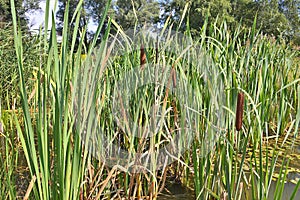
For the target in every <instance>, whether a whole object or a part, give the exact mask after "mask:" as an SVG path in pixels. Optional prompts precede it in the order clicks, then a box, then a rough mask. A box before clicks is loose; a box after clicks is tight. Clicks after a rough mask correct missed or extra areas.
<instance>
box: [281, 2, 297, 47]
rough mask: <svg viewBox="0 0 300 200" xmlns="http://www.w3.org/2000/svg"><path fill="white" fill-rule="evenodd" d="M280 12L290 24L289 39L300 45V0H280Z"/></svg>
mask: <svg viewBox="0 0 300 200" xmlns="http://www.w3.org/2000/svg"><path fill="white" fill-rule="evenodd" d="M279 10H280V12H281V13H283V14H284V15H285V17H286V18H287V20H288V23H289V28H290V30H289V32H288V36H289V39H290V40H292V41H293V42H294V43H296V44H298V45H299V44H300V17H299V11H300V0H279Z"/></svg>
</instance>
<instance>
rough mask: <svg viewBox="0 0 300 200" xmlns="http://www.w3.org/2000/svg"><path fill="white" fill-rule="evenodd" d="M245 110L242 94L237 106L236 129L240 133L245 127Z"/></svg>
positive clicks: (239, 95) (239, 96)
mask: <svg viewBox="0 0 300 200" xmlns="http://www.w3.org/2000/svg"><path fill="white" fill-rule="evenodd" d="M243 109H244V94H243V93H242V92H240V93H239V94H238V99H237V105H236V116H235V117H236V118H235V119H236V121H235V128H236V130H237V131H240V130H241V128H242V125H243Z"/></svg>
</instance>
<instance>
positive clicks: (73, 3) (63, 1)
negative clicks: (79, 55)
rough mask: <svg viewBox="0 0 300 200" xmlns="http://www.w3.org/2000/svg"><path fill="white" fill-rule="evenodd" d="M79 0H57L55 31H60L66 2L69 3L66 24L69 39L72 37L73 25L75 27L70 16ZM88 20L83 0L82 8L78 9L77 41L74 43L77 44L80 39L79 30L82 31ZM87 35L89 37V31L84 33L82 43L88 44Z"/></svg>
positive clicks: (88, 16)
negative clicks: (58, 0)
mask: <svg viewBox="0 0 300 200" xmlns="http://www.w3.org/2000/svg"><path fill="white" fill-rule="evenodd" d="M79 1H80V0H73V1H69V0H61V1H60V2H59V5H58V11H57V13H56V18H57V20H58V22H57V31H58V32H62V29H63V26H64V15H65V11H66V8H67V4H68V3H69V15H68V24H69V26H68V27H69V34H68V36H69V40H71V39H72V35H73V32H74V27H75V21H72V17H73V14H74V13H75V10H76V7H77V5H78V4H79ZM89 20H90V15H89V13H88V12H87V10H86V3H85V1H84V3H83V5H82V9H81V11H80V20H79V27H78V33H77V43H76V45H78V43H79V40H80V32H81V33H82V32H83V29H84V28H87V25H88V23H89ZM88 37H89V32H87V33H86V35H85V36H84V38H83V40H84V44H85V45H88Z"/></svg>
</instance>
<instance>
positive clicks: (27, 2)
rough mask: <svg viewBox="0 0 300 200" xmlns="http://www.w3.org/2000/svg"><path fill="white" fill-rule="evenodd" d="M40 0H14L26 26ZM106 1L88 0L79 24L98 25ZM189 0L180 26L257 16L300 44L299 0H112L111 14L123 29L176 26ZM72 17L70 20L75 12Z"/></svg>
mask: <svg viewBox="0 0 300 200" xmlns="http://www.w3.org/2000/svg"><path fill="white" fill-rule="evenodd" d="M40 1H42V0H15V2H16V7H17V9H18V10H17V13H18V15H19V18H20V22H21V24H22V25H23V26H24V27H26V25H27V24H28V19H27V18H26V16H25V13H29V12H32V11H34V10H37V9H39V2H40ZM78 2H79V0H71V1H70V11H71V12H74V11H75V8H76V6H77V5H78ZM107 2H108V1H107V0H85V1H84V6H83V9H82V11H81V21H80V27H84V26H87V25H88V24H95V26H97V23H98V21H99V19H100V18H101V15H102V11H103V9H104V7H105V4H106V3H107ZM187 2H188V3H189V4H188V9H187V13H188V15H187V19H186V20H185V21H184V23H183V24H182V27H181V28H182V29H185V28H186V26H187V25H188V26H189V27H190V29H191V31H192V33H193V34H195V35H197V32H198V31H199V30H200V28H201V27H202V25H203V23H204V21H205V19H206V17H208V22H209V23H212V22H214V21H215V20H216V19H217V18H218V21H219V22H221V21H223V20H224V19H225V20H226V22H227V24H228V26H236V25H237V24H238V23H241V24H242V26H244V27H246V28H247V27H251V26H252V24H253V21H254V18H255V16H256V15H257V28H259V29H260V30H261V31H262V32H263V33H264V34H268V35H270V36H274V37H276V38H278V37H280V38H283V39H285V40H286V41H288V42H293V44H296V45H299V44H300V18H299V14H300V0H189V1H186V0H112V3H111V9H110V12H109V15H110V16H111V17H112V18H113V19H114V20H115V21H116V22H117V23H118V24H119V25H120V26H121V27H122V28H123V29H124V30H127V29H129V28H133V27H134V26H135V25H136V26H137V27H138V28H139V27H141V26H143V25H144V24H145V23H147V24H148V25H151V26H155V27H157V28H159V27H162V26H163V24H164V23H165V22H166V20H167V19H168V18H169V19H170V20H171V21H172V22H174V24H175V26H174V28H176V25H178V24H179V20H180V18H181V15H182V14H183V10H184V8H185V6H186V3H187ZM66 4H67V0H59V9H58V12H57V13H56V18H57V21H58V23H57V28H58V29H61V27H62V21H63V20H62V19H63V15H64V9H65V6H66ZM69 16H70V19H69V21H70V20H71V16H72V15H69ZM10 20H11V17H10V0H0V25H1V24H3V23H5V22H9V21H10ZM187 22H188V23H189V24H187ZM71 27H72V25H71ZM92 35H93V32H92V31H91V30H90V31H89V32H88V34H87V36H86V40H88V37H89V36H92Z"/></svg>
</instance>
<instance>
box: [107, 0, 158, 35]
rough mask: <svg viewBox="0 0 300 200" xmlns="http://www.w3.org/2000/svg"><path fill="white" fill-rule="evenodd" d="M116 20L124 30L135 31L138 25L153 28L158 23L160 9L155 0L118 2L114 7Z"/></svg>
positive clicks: (119, 0)
mask: <svg viewBox="0 0 300 200" xmlns="http://www.w3.org/2000/svg"><path fill="white" fill-rule="evenodd" d="M113 13H114V15H113V16H114V19H115V20H116V21H117V23H118V24H119V25H120V26H121V27H122V28H123V30H127V29H133V28H134V27H135V26H136V25H137V28H141V27H142V26H144V25H148V26H153V25H155V24H156V23H157V22H158V19H159V14H160V8H159V4H158V2H157V1H155V0H138V1H132V0H117V1H115V3H114V5H113Z"/></svg>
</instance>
